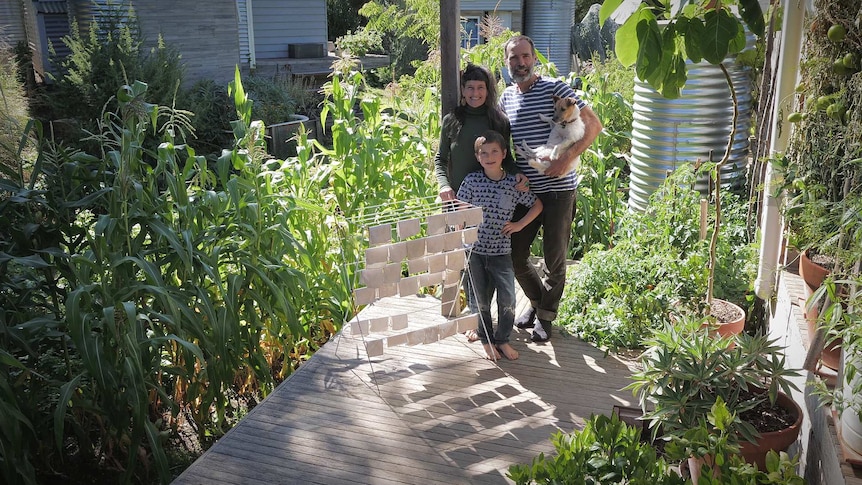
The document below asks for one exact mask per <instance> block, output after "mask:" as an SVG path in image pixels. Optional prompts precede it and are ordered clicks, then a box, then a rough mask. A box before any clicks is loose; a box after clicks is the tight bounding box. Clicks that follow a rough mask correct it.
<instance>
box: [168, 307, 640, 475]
mask: <svg viewBox="0 0 862 485" xmlns="http://www.w3.org/2000/svg"><path fill="white" fill-rule="evenodd" d="M526 305H527V302H526V300H525V299H524V298H523V296H522V295H519V310H521V309H523V308H525V307H526ZM399 312H404V313H406V312H409V313H410V317H409V318H410V328H411V329H413V328H416V326H417V325H429V324H433V323H440V322H442V321H443V320H444V319H443V317H441V316H440V304H439V301H437V300H436V299H434V298H431V297H420V296H416V297H408V298H386V299H383V300H380V301H379V302H377V303H375V304H374V305H371V306H369V307H367V308H366V309H365V310H363V312H362V314H361V316H362V317H364V318H372V317H377V316H383V315H391V314H395V313H399ZM555 330H556V329H555ZM512 345H513V346H514V347H515V349H517V350H518V351H519V352H520V354H521V357H520V359H519V360H517V361H507V360H505V359H504V360H502V361H499V362H496V363H495V362H492V361H489V360H486V359H484V358H483V354H484V353H483V351H482V346H481V344H480V343H479V342H474V343H468V342H467V340H466V339H465V338H464V336H463V335H460V334H459V335H455V336H454V337H449V338H446V339H444V340H441V341H439V342H437V343H433V344H425V345H415V346H404V345H401V346H395V347H391V348H386V349H385V352H384V354H383V355H382V356H380V357H374V358H371V359H369V358H368V357H367V356H366V353H365V347H364V345H363V339H362V337H361V336H353V335H351V334H350V328H349V325H348V326H346V327H345V329H344V331H343V332H342V333H340V334H338V335H337V336H336V337H335V338H334V339H333V340H332V341H330V342H329V343H327V344H326V345H325V346H324V347H323V348H322V349H321V350H320V351H318V352H317V353H316V354H314V356H313V357H312V358H311V359H310V360H309V361H308V362H307V363H306V364H304V365H303V366H302V367H301V368H300V369H299V370H298V371H297V372H296V373H294V374H293V375H292V376H290V378H289V379H287V380H286V381H285V382H284V383H282V384H281V385H280V386H278V388H276V389H275V391H273V393H272V394H271V395H270V396H269V397H267V398H266V399H265V400H263V401H262V402H261V403H260V404H259V405H258V406H257V407H255V408H254V409H253V410H252V411H251V412H250V413H249V414H248V416H246V417H245V418H244V419H242V421H241V422H240V423H239V424H238V425H237V426H236V427H234V428H233V429H232V430H231V431H230V432H228V433H227V434H226V435H225V436H224V437H223V438H221V439H220V440H219V441H218V442H217V443H216V444H215V445H213V447H212V448H210V449H209V450H208V451H207V452H206V453H204V455H203V456H201V457H200V458H199V459H198V460H197V461H196V462H195V463H194V464H192V465H191V466H190V467H189V468H188V469H187V470H186V471H185V472H184V473H183V474H182V475H181V476H179V477H178V478H177V479H176V480H175V481H174V482H173V483H174V484H176V485H197V484H293V483H303V484H326V485H339V484H344V485H347V484H406V485H413V484H419V483H441V484H443V483H445V484H504V483H511V480H509V479H507V478H506V471H507V468H508V467H509V466H510V465H512V464H516V463H528V462H530V461H531V460H532V458H533V457H534V456H536V455H538V453H539V452H545V453H546V454H548V453H549V452H552V451H553V445H552V444H551V441H550V437H551V434H552V433H554V432H555V431H557V430H562V431H571V430H573V429H575V428H578V429H580V428H581V427H582V426H583V422H584V420H585V419H587V418H588V417H589V416H590V414H592V413H602V414H610V413H611V412H612V409H613V406H614V405H617V404H618V405H623V406H632V405H635V404H634V403H633V397H632V394H631V392H630V391H622V390H620V389H621V388H622V387H624V386H625V385H626V384H627V383H628V382H629V376H630V374H631V370H632V369H631V368H630V366H629V364H628V363H627V362H625V361H624V360H621V359H618V358H616V357H614V356H608V357H605V356H604V354H603V352H602V351H600V350H598V349H596V348H595V347H593V346H591V345H588V344H586V343H584V342H582V341H580V340H579V339H577V338H574V337H571V336H564V335H561V334H559V333H555V334H554V337H553V338H552V340H551V341H550V342H547V343H543V344H535V343H533V342H531V341H530V338H529V333H528V332H526V331H522V330H518V329H515V331H514V332H513V335H512Z"/></svg>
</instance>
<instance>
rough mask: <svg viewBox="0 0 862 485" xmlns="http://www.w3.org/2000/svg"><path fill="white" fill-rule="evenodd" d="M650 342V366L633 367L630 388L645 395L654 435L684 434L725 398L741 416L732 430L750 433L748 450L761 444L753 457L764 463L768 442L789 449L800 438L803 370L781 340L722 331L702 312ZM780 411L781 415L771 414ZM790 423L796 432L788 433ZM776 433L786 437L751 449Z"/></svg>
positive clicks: (771, 446)
mask: <svg viewBox="0 0 862 485" xmlns="http://www.w3.org/2000/svg"><path fill="white" fill-rule="evenodd" d="M731 341H733V342H735V344H736V345H735V346H734V347H733V348H729V345H730V343H731ZM649 343H650V347H649V348H648V349H647V350H646V351H645V352H644V354H643V356H642V359H641V362H642V366H643V369H642V370H641V371H639V372H636V373H635V374H633V376H632V380H633V382H632V383H631V384H630V385H629V386H627V388H628V389H631V390H632V392H633V393H634V394H635V395H636V396H637V397H638V400H639V402H640V404H641V407H642V409H643V411H644V419H646V420H648V421H649V423H650V428H651V429H652V430H653V436H655V437H658V436H663V437H666V438H670V437H672V436H675V437H681V436H683V434H684V433H685V432H686V431H687V430H689V429H692V428H696V427H697V426H699V424H700V422H701V420H702V419H703V418H704V417H705V416H707V415H708V414H709V412H710V410H711V409H712V407H713V405H714V404H715V403H716V401H717V400H718V399H719V398H720V399H721V400H722V401H723V402H725V403H726V404H727V407H728V409H729V410H730V411H731V412H733V413H734V414H735V415H736V416H737V418H736V419H735V420H734V422H733V423H732V424H731V425H730V430H731V431H732V432H733V433H736V434H738V435H739V437H740V438H741V441H742V440H744V441H745V442H743V443H742V445H741V448H742V451H743V455H745V454H746V453H747V452H749V451H752V452H755V451H756V453H757V456H752V457H751V458H750V459H749V458H747V460H750V461H752V462H754V463H757V464H758V466H759V468H760V469H763V466H764V460H765V455H766V451H767V450H768V449H777V450H782V449H784V448H786V447H787V446H789V444H791V443H792V442H794V441H795V440H796V436H797V435H798V433H799V427H800V425H801V420H802V411H801V409H800V408H799V406H798V405H797V404H796V403H795V402H794V401H793V400H792V399H791V398H790V397H789V395H790V392H791V390H792V389H798V388H797V387H796V385H795V384H794V383H793V382H792V381H791V380H790V378H791V377H795V376H798V375H799V373H798V372H796V371H795V370H790V369H787V368H786V365H785V359H784V356H783V355H782V348H781V347H779V346H777V345H775V341H774V340H769V339H768V338H767V337H766V336H764V335H760V334H758V335H754V336H751V335H748V334H746V333H742V334H739V335H737V336H735V337H733V338H725V337H720V336H715V335H713V333H712V332H710V330H709V329H707V328H704V327H703V320H702V319H697V318H687V319H685V320H683V321H681V322H678V323H677V324H676V325H673V326H671V325H668V326H665V327H664V328H662V329H661V330H658V331H656V332H655V333H654V334H653V337H652V339H651V341H650V342H649ZM773 417H774V418H776V419H775V421H772V420H766V419H765V418H773ZM761 421H765V422H761ZM787 430H789V431H790V436H786V435H784V432H785V431H787ZM773 433H778V434H779V435H780V438H781V439H783V440H784V441H783V442H779V443H777V444H768V445H767V448H766V450H750V449H751V448H753V447H752V445H751V444H754V443H757V442H758V439H760V438H764V437H768V438H773V437H774V435H773ZM794 433H795V434H794ZM747 442H749V443H751V444H749V443H747Z"/></svg>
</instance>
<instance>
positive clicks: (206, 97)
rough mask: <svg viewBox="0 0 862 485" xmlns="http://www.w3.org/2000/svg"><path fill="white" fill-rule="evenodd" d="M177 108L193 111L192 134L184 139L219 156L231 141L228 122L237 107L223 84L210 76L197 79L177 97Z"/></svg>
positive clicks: (206, 152)
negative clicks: (191, 136) (188, 138)
mask: <svg viewBox="0 0 862 485" xmlns="http://www.w3.org/2000/svg"><path fill="white" fill-rule="evenodd" d="M177 108H178V109H183V110H186V111H188V112H190V113H193V114H194V116H193V117H192V125H193V126H194V138H193V139H190V140H188V141H187V142H188V143H189V145H191V146H193V147H194V148H195V150H196V151H197V152H199V153H202V154H210V153H215V154H216V156H218V155H221V149H222V148H223V147H227V146H230V145H231V144H232V143H233V132H232V130H231V126H230V123H231V121H233V120H235V119H236V108H234V104H233V101H232V100H231V99H230V98H229V97H228V95H227V89H226V88H225V87H224V86H219V85H217V84H216V83H215V81H213V80H211V79H206V80H201V81H198V82H196V83H194V84H193V85H192V86H190V87H189V88H188V89H186V90H185V91H184V92H183V94H182V96H179V97H178V98H177Z"/></svg>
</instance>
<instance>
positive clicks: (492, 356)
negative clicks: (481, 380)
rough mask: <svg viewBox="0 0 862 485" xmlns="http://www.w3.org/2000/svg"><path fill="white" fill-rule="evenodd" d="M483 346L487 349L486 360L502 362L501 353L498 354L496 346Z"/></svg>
mask: <svg viewBox="0 0 862 485" xmlns="http://www.w3.org/2000/svg"><path fill="white" fill-rule="evenodd" d="M482 346H483V347H485V358H486V359H488V360H500V352H497V347H495V346H494V345H492V344H490V343H488V344H483V345H482Z"/></svg>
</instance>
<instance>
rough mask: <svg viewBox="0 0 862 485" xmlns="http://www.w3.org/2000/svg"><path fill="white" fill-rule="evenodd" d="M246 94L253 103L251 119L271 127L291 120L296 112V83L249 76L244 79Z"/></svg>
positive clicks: (287, 80)
mask: <svg viewBox="0 0 862 485" xmlns="http://www.w3.org/2000/svg"><path fill="white" fill-rule="evenodd" d="M242 84H243V86H244V87H245V93H246V95H247V96H248V99H249V100H251V101H252V103H253V104H252V106H251V118H252V119H254V120H261V121H263V123H264V125H266V126H270V125H274V124H276V123H283V122H285V121H289V120H290V116H291V115H292V114H294V113H295V112H296V101H295V99H296V96H295V95H293V90H295V89H296V88H294V83H293V82H292V81H290V80H289V79H285V78H272V77H267V76H257V75H252V76H247V77H245V78H243V79H242Z"/></svg>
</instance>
